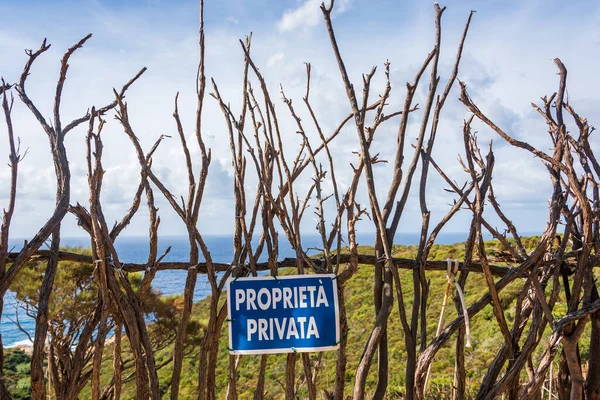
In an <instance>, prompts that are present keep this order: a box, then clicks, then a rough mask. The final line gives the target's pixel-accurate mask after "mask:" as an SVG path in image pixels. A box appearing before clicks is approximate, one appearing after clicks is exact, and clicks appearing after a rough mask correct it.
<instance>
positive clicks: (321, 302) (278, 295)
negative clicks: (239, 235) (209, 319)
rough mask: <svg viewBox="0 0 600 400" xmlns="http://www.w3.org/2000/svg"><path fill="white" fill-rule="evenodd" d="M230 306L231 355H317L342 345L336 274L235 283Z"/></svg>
mask: <svg viewBox="0 0 600 400" xmlns="http://www.w3.org/2000/svg"><path fill="white" fill-rule="evenodd" d="M227 307H228V311H229V351H230V353H231V354H272V353H291V352H312V351H325V350H336V349H337V348H338V346H339V342H340V324H339V307H338V293H337V280H336V279H335V275H333V274H326V275H317V274H315V275H297V276H280V277H277V279H275V278H274V277H272V276H261V277H253V278H238V279H229V280H228V282H227Z"/></svg>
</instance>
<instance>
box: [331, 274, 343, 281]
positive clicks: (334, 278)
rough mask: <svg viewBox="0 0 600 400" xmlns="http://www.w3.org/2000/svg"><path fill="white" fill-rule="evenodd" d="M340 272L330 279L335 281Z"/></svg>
mask: <svg viewBox="0 0 600 400" xmlns="http://www.w3.org/2000/svg"><path fill="white" fill-rule="evenodd" d="M340 275H341V274H339V275H336V276H334V277H333V278H331V280H332V281H335V280H336V279H337V278H339V276H340Z"/></svg>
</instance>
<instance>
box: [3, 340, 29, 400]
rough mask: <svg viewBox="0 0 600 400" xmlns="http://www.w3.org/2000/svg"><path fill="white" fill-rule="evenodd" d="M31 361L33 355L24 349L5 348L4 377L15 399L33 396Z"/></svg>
mask: <svg viewBox="0 0 600 400" xmlns="http://www.w3.org/2000/svg"><path fill="white" fill-rule="evenodd" d="M30 363H31V357H29V356H28V355H27V354H25V352H24V351H23V350H19V349H5V350H4V379H5V381H6V382H7V387H8V390H9V392H10V393H11V394H12V396H13V399H15V400H19V399H30V398H31V380H30V379H29V372H30Z"/></svg>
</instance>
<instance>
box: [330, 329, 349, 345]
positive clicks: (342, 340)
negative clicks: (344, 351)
mask: <svg viewBox="0 0 600 400" xmlns="http://www.w3.org/2000/svg"><path fill="white" fill-rule="evenodd" d="M348 332H350V329H348V330H346V334H345V335H344V336H342V338H341V339H340V341H339V342H337V343H336V344H334V346H337V345H338V344H340V343H342V342H345V341H346V339H348Z"/></svg>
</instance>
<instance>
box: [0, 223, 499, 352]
mask: <svg viewBox="0 0 600 400" xmlns="http://www.w3.org/2000/svg"><path fill="white" fill-rule="evenodd" d="M204 239H205V241H206V244H207V246H208V248H209V250H210V253H211V256H212V258H213V261H215V262H224V263H227V262H231V260H232V257H233V240H232V237H231V236H206V237H205V238H204ZM280 239H284V236H283V235H281V236H280ZM466 239H467V233H456V232H447V233H444V232H442V233H440V234H439V235H438V238H437V240H436V243H438V244H453V243H458V242H463V241H465V240H466ZM486 239H488V238H486ZM302 240H303V247H304V248H305V249H314V248H322V247H323V246H322V244H321V238H320V237H319V236H317V235H308V236H303V238H302ZM374 241H375V234H374V233H358V234H357V243H358V244H360V245H372V244H373V243H374ZM418 242H419V234H418V233H398V234H397V235H396V236H395V238H394V243H396V244H404V245H415V244H418ZM22 245H23V239H9V249H11V250H10V251H19V250H20V249H21V246H22ZM61 246H68V247H84V248H89V247H90V239H89V237H88V238H85V237H80V238H61ZM169 246H171V251H170V252H169V253H168V254H167V256H166V257H165V259H164V260H165V261H182V262H185V261H188V260H189V243H188V239H187V236H162V237H160V238H159V248H158V253H159V255H160V254H162V252H164V251H165V250H166V249H167V247H169ZM279 246H280V248H279V259H283V258H285V257H295V252H294V250H293V249H292V247H291V246H290V244H289V243H288V242H287V241H286V240H280V244H279ZM115 247H116V249H117V251H118V253H119V258H120V260H121V261H122V262H132V263H144V262H146V261H147V258H148V252H149V242H148V238H147V237H134V236H123V237H119V238H118V239H117V241H116V242H115ZM42 248H44V247H42ZM314 252H315V250H310V251H308V254H311V253H314ZM261 261H264V260H261ZM186 275H187V271H159V272H158V273H157V274H156V276H155V278H154V280H153V282H152V287H153V288H154V289H157V290H159V291H160V292H162V294H163V295H165V296H166V295H174V294H179V293H183V289H184V287H185V279H186ZM209 295H210V285H209V283H208V280H207V278H206V275H202V274H199V275H198V280H197V282H196V290H195V292H194V301H199V300H202V299H204V298H205V297H207V296H209ZM17 306H18V304H17V301H16V298H15V296H14V293H12V292H10V291H9V292H7V294H6V296H5V298H4V309H3V311H2V318H1V320H0V333H1V334H2V343H3V345H4V347H16V346H23V345H30V344H31V342H30V341H29V339H28V337H27V335H26V334H25V333H23V332H22V331H21V330H19V329H18V328H17V325H16V323H15V322H14V321H15V317H16V315H15V310H16V309H17ZM18 317H19V322H20V324H21V327H22V328H23V329H24V330H26V331H27V332H28V333H29V334H30V335H31V337H33V335H34V331H35V320H34V319H32V318H28V317H27V316H26V315H25V313H24V312H23V311H20V312H19V314H18Z"/></svg>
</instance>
